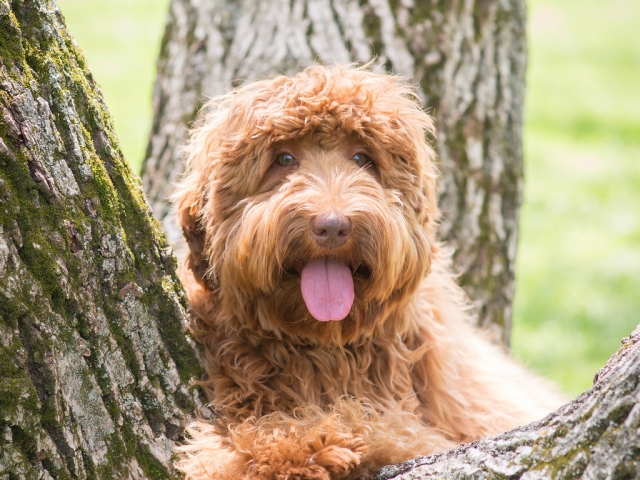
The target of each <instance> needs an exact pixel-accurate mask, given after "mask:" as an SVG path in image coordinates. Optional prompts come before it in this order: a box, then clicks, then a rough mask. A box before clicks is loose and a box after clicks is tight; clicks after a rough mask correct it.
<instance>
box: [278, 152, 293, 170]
mask: <svg viewBox="0 0 640 480" xmlns="http://www.w3.org/2000/svg"><path fill="white" fill-rule="evenodd" d="M277 160H278V163H279V164H280V165H282V166H283V167H293V166H294V165H296V159H295V157H294V156H293V155H291V154H289V153H281V154H280V155H278V158H277Z"/></svg>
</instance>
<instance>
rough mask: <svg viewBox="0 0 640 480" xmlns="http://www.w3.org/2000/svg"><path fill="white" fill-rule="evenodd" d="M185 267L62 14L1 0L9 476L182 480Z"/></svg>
mask: <svg viewBox="0 0 640 480" xmlns="http://www.w3.org/2000/svg"><path fill="white" fill-rule="evenodd" d="M175 269H176V262H175V259H174V258H173V256H172V252H171V247H170V245H169V243H168V242H167V240H166V238H165V236H164V234H163V233H162V231H161V229H160V226H159V225H158V224H157V222H156V221H155V220H154V219H153V218H152V215H151V213H150V209H149V207H148V205H147V203H146V201H145V199H144V198H143V194H142V191H141V187H140V184H139V180H138V179H137V178H136V176H135V175H134V174H132V172H131V170H130V169H129V167H128V166H127V163H126V162H125V160H124V159H123V157H122V153H121V151H120V149H119V147H118V142H117V139H116V137H115V133H114V130H113V125H112V122H111V120H110V118H109V114H108V112H107V110H106V108H105V106H104V102H103V99H102V95H101V94H100V91H99V90H98V88H97V86H96V84H95V82H94V80H93V78H92V77H91V74H90V73H89V71H88V70H87V67H86V64H85V60H84V58H83V57H82V55H81V54H80V53H79V51H78V48H77V47H76V45H75V43H74V41H73V39H72V38H71V37H70V36H69V34H68V32H67V30H66V28H65V26H64V21H63V18H62V16H61V14H60V11H59V10H58V7H57V6H56V4H55V2H54V1H53V0H12V1H10V0H0V365H1V370H2V372H1V376H0V478H3V479H4V478H6V479H32V478H33V479H36V478H37V479H42V478H44V479H46V478H102V479H112V478H168V477H171V476H172V474H173V469H172V466H171V457H172V448H173V446H174V443H175V442H176V440H177V439H179V437H180V435H181V434H182V429H183V424H184V419H185V416H186V415H188V414H190V413H192V412H194V411H196V410H198V409H199V408H200V407H201V403H200V400H199V393H198V391H197V390H195V389H194V388H193V387H190V383H189V382H190V379H191V378H192V377H198V378H199V377H200V376H201V375H202V371H201V367H200V366H199V361H198V353H197V350H196V348H195V346H194V344H193V342H190V340H189V339H188V337H187V334H186V330H185V325H186V317H185V309H186V300H185V296H184V293H183V290H182V287H181V286H180V284H179V281H178V279H177V277H176V275H175ZM202 411H203V412H205V413H206V411H204V410H202Z"/></svg>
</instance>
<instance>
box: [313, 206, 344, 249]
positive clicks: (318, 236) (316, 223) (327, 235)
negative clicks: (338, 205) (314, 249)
mask: <svg viewBox="0 0 640 480" xmlns="http://www.w3.org/2000/svg"><path fill="white" fill-rule="evenodd" d="M350 233H351V219H350V218H349V217H346V216H344V215H339V214H337V213H335V212H331V213H322V214H320V215H318V216H317V217H315V218H313V220H311V234H312V235H313V238H314V239H315V241H316V242H317V243H318V245H320V246H322V247H325V248H334V247H340V246H341V245H344V244H345V242H346V241H347V238H348V237H349V234H350Z"/></svg>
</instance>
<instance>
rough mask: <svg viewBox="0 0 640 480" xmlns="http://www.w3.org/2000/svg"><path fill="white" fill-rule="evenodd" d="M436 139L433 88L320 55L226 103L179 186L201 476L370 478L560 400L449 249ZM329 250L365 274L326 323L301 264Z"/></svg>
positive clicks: (191, 449)
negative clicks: (203, 399)
mask: <svg viewBox="0 0 640 480" xmlns="http://www.w3.org/2000/svg"><path fill="white" fill-rule="evenodd" d="M429 135H434V124H433V120H432V118H431V117H430V116H429V115H427V114H426V113H425V112H424V111H423V110H421V108H420V107H419V105H418V99H417V96H416V92H415V90H414V88H413V87H412V86H411V85H410V84H408V83H407V82H406V81H404V80H403V79H401V78H398V77H394V76H388V75H380V74H377V73H373V72H371V71H368V70H367V69H366V68H354V67H342V68H340V67H330V68H328V67H321V66H314V67H310V68H308V69H306V70H304V71H303V72H301V73H299V74H298V75H296V76H294V77H293V78H288V77H284V76H279V77H276V78H272V79H268V80H263V81H258V82H255V83H252V84H250V85H247V86H244V87H242V88H239V89H237V90H235V91H233V92H231V93H229V94H227V95H224V96H222V97H219V98H216V99H213V100H212V101H211V102H210V103H209V104H208V106H207V108H206V114H205V115H204V117H203V120H202V121H201V124H200V125H199V127H198V128H196V129H194V131H193V132H192V136H191V140H190V142H189V144H188V146H187V169H186V173H185V175H184V177H183V179H182V181H181V182H180V184H179V187H178V190H177V193H176V195H175V200H176V203H177V207H178V218H179V222H180V225H181V226H182V229H183V232H184V235H185V238H186V239H187V242H188V244H189V255H188V257H187V259H186V261H185V264H184V267H183V268H182V278H183V280H184V283H185V286H186V288H187V293H188V296H189V301H190V306H191V320H192V321H191V328H192V331H193V334H194V335H195V337H196V339H197V340H198V341H199V342H200V343H201V344H202V345H203V346H204V349H205V353H206V365H205V368H206V372H207V377H206V379H204V380H202V381H201V382H200V384H201V385H202V387H203V388H204V390H205V392H206V395H207V397H208V399H209V401H210V402H211V405H212V407H213V409H214V411H215V413H216V419H215V421H214V422H212V423H207V422H202V421H197V422H194V423H193V424H192V425H190V426H189V427H188V433H189V437H190V439H189V441H188V443H187V444H186V445H184V446H182V447H181V448H180V455H181V458H180V460H179V462H178V467H179V468H180V469H181V470H182V471H183V472H184V473H185V475H186V476H187V478H190V479H205V478H215V479H238V478H251V479H253V478H256V479H273V478H279V479H294V478H300V479H301V478H313V479H330V478H331V479H341V478H370V477H372V476H373V474H374V473H375V472H376V471H377V470H378V469H379V468H380V467H381V466H383V465H386V464H390V463H397V462H400V461H403V460H407V459H410V458H413V457H415V456H418V455H424V454H429V453H433V452H438V451H443V450H446V449H449V448H451V447H452V446H455V445H456V444H457V443H459V442H468V441H471V440H474V439H478V438H481V437H484V436H488V435H492V434H496V433H499V432H501V431H504V430H507V429H510V428H513V427H515V426H517V425H521V424H525V423H528V422H530V421H533V420H535V419H538V418H540V417H541V416H543V415H544V414H546V413H548V412H549V411H550V410H552V409H553V408H554V407H556V406H557V405H558V404H559V403H560V399H559V398H558V397H557V396H556V395H555V393H554V392H553V389H552V388H550V387H549V386H548V385H546V384H545V383H544V382H543V381H542V380H540V379H537V378H536V377H534V376H532V375H531V374H529V373H528V372H527V371H525V370H524V369H523V368H522V367H520V366H518V365H517V364H515V363H514V362H513V361H512V360H510V359H509V358H508V356H507V355H506V354H505V353H504V352H503V351H502V350H501V349H499V348H497V347H495V346H493V345H491V344H490V343H489V342H488V341H487V340H486V339H485V338H484V335H483V334H482V332H480V331H478V330H477V329H475V328H474V327H473V326H472V325H473V319H472V318H470V315H469V313H468V308H467V300H466V299H465V296H464V294H463V293H462V291H461V289H460V288H459V287H458V286H457V285H456V284H455V281H454V279H453V276H452V274H451V273H450V268H449V262H448V256H447V255H446V253H445V249H444V248H443V247H442V246H440V245H439V244H438V243H437V241H436V228H437V220H438V210H437V205H436V199H437V191H436V169H435V154H434V151H433V150H432V148H431V147H430V146H429V144H428V142H427V141H426V140H425V138H426V136H429ZM283 151H285V152H288V153H291V154H292V156H294V157H295V158H296V159H297V164H296V165H295V166H294V167H286V168H285V167H281V166H280V165H279V164H278V163H277V162H276V161H275V159H276V158H277V156H278V154H279V153H281V152H283ZM354 152H364V153H366V155H367V156H368V157H369V158H371V160H372V161H371V164H368V165H366V166H364V167H361V166H358V165H357V164H355V163H354V162H353V161H352V160H351V159H350V158H351V157H352V156H353V153H354ZM327 211H337V212H340V213H341V214H343V215H345V216H346V217H348V218H349V219H350V220H351V222H352V225H353V230H352V232H351V234H350V235H349V239H348V241H347V242H346V243H345V244H344V245H342V246H339V247H335V248H326V247H323V246H321V245H319V244H318V243H317V242H315V241H314V239H313V238H312V235H311V234H310V227H309V225H310V222H311V221H312V220H313V219H314V218H315V217H316V216H318V215H320V214H322V213H324V212H327ZM324 257H331V258H335V259H338V260H340V261H341V262H344V263H345V264H347V265H349V266H350V267H351V269H352V271H353V272H354V273H353V280H354V286H355V301H354V303H353V305H352V308H351V311H350V312H349V314H348V315H347V317H346V318H345V319H344V320H342V321H330V322H320V321H317V320H315V319H314V318H313V317H312V316H311V314H310V313H309V311H308V310H307V308H306V306H305V303H304V301H303V299H302V296H301V293H300V277H299V275H298V274H297V272H299V268H300V265H304V264H305V263H307V262H309V261H311V260H314V259H318V258H324Z"/></svg>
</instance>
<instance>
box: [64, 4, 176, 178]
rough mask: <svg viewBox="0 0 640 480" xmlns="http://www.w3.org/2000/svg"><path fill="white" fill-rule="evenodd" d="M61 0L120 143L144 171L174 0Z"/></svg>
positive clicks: (72, 32)
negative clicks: (159, 63)
mask: <svg viewBox="0 0 640 480" xmlns="http://www.w3.org/2000/svg"><path fill="white" fill-rule="evenodd" d="M57 3H58V6H59V7H60V10H61V11H62V14H63V15H64V17H65V20H66V21H67V26H68V27H69V30H70V31H71V34H72V35H73V36H74V37H75V39H76V41H77V43H78V45H79V46H80V48H81V49H82V50H83V51H84V52H85V55H86V56H87V59H88V62H89V68H90V69H91V72H92V73H93V76H94V78H95V79H96V81H97V82H98V84H99V85H100V87H101V89H102V93H103V95H104V97H105V101H106V103H107V106H108V107H109V111H110V112H111V115H112V116H113V118H114V121H115V126H116V131H117V132H118V138H119V140H120V146H121V148H122V150H123V152H124V154H125V156H126V158H127V159H128V160H129V163H130V164H131V166H132V167H133V169H134V170H135V171H136V172H138V171H140V165H141V164H142V160H143V158H144V153H145V149H146V148H147V139H148V135H149V130H150V129H151V119H152V105H151V96H152V91H153V82H154V79H155V75H156V68H155V64H156V58H157V57H158V53H159V51H160V39H161V38H162V33H163V31H164V25H165V21H166V17H167V12H168V8H169V1H168V0H135V1H132V0H57Z"/></svg>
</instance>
